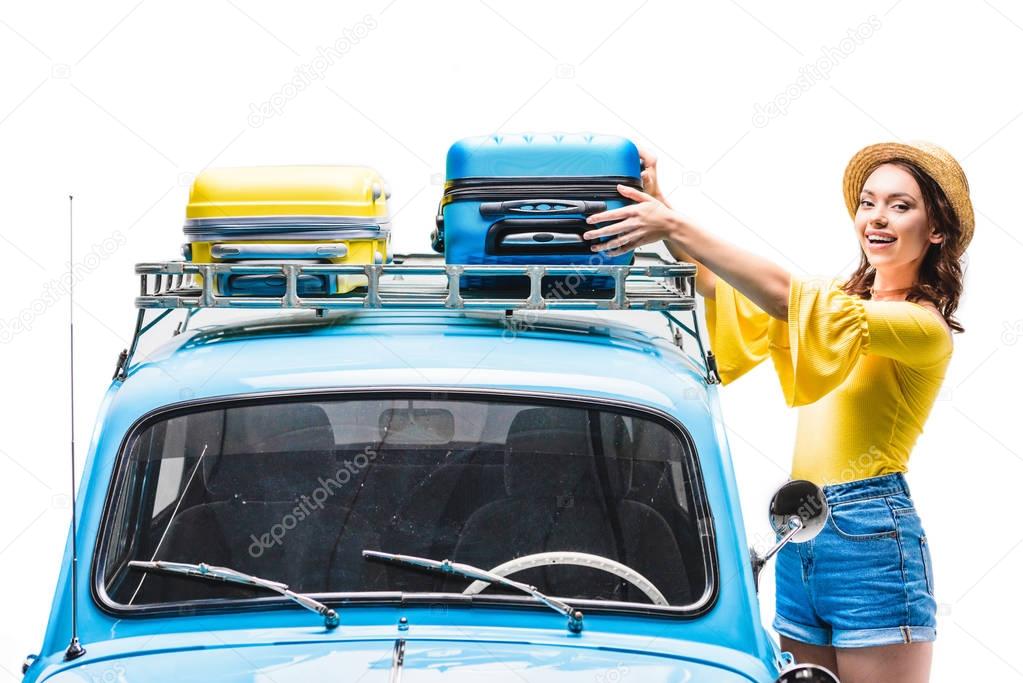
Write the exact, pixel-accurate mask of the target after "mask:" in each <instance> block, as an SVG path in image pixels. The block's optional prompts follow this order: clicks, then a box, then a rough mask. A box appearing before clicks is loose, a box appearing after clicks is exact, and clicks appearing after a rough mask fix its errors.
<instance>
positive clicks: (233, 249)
mask: <svg viewBox="0 0 1023 683" xmlns="http://www.w3.org/2000/svg"><path fill="white" fill-rule="evenodd" d="M211 253H212V256H213V258H216V259H228V260H231V259H247V258H255V259H260V258H267V259H269V258H344V257H345V256H348V245H346V244H341V243H327V244H322V243H316V242H310V243H308V244H245V243H243V242H228V243H223V244H214V245H213V248H212V250H211Z"/></svg>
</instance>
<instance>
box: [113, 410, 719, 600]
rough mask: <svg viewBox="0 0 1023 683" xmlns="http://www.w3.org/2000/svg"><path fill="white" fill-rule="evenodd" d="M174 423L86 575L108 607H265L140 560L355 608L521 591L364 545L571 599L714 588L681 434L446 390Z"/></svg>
mask: <svg viewBox="0 0 1023 683" xmlns="http://www.w3.org/2000/svg"><path fill="white" fill-rule="evenodd" d="M225 406H226V407H225ZM171 415H172V416H170V417H164V418H158V419H155V420H150V421H148V423H147V424H143V425H142V426H141V428H137V429H136V430H135V431H134V432H133V434H132V435H131V437H130V438H129V439H128V440H127V441H126V446H125V450H124V452H122V454H121V459H120V462H119V465H118V469H117V476H116V480H115V482H114V485H113V486H112V487H111V493H110V499H109V500H108V503H107V510H106V515H105V520H104V526H103V531H102V540H101V546H100V550H99V553H98V559H99V563H98V570H97V571H98V573H97V576H96V579H97V581H98V582H99V584H100V585H99V586H98V587H99V588H101V589H102V590H101V595H105V597H106V599H107V601H108V602H110V603H111V605H112V606H113V607H124V606H132V607H144V606H154V605H161V604H167V603H177V602H191V601H195V600H204V599H217V600H225V599H226V600H237V599H243V598H256V597H261V598H265V595H266V593H265V592H264V591H260V590H259V589H257V588H253V587H251V586H244V585H223V584H220V585H214V584H211V582H208V581H202V580H199V579H196V578H195V577H190V576H185V575H173V574H167V573H154V572H145V571H140V570H139V568H138V566H135V567H132V566H129V564H128V563H129V562H132V561H136V562H151V561H166V562H180V563H195V564H198V563H205V564H208V565H219V566H223V567H231V568H232V569H234V570H237V571H239V572H245V573H248V574H253V575H256V576H264V577H272V578H273V579H274V580H275V581H279V582H281V583H283V584H287V585H288V586H290V588H291V589H292V590H293V591H296V592H300V593H306V594H338V593H348V594H351V593H360V594H362V595H361V596H359V597H360V599H367V598H370V597H371V596H370V595H367V594H372V593H381V594H383V593H394V592H402V593H463V592H466V593H467V594H472V595H477V594H478V595H481V596H488V595H491V594H493V595H503V596H511V595H516V596H517V597H518V598H521V597H522V596H521V594H520V593H517V592H516V591H514V590H512V589H510V588H509V587H508V586H502V585H499V583H498V582H493V583H492V584H487V583H486V582H479V581H477V582H475V583H474V582H473V581H472V580H471V579H467V578H464V577H461V576H457V575H452V574H446V573H444V572H434V573H431V572H427V571H423V570H422V569H421V568H417V567H414V566H408V565H407V564H402V563H384V562H379V561H369V560H367V558H366V557H364V556H363V551H364V550H370V551H382V552H387V553H399V554H402V555H407V556H418V557H423V558H435V559H437V560H444V559H450V560H451V561H453V562H459V563H465V564H467V565H472V566H474V567H478V568H481V569H484V570H494V571H495V572H496V573H497V574H500V575H502V576H505V575H506V576H508V578H509V579H514V580H515V581H517V582H522V583H525V584H527V585H530V586H535V587H536V588H537V589H539V590H540V591H543V592H544V593H545V594H547V595H551V596H558V597H562V598H565V599H571V600H583V601H589V600H595V601H615V602H619V603H640V604H642V605H643V606H644V607H650V606H655V605H656V606H661V607H660V608H663V606H674V607H691V606H692V605H693V604H694V603H696V602H698V601H699V600H700V599H701V598H702V597H703V596H704V595H705V594H706V593H707V588H708V581H709V576H708V574H709V573H710V572H709V569H708V567H709V558H710V557H711V549H710V548H708V547H707V543H708V541H707V536H706V535H705V534H701V533H700V528H699V524H698V520H700V519H705V518H706V516H707V513H706V511H705V503H704V502H703V501H704V498H703V494H702V483H701V482H700V479H699V476H698V470H697V469H696V462H695V458H694V456H693V454H692V453H691V448H690V447H689V446H688V443H689V442H688V441H687V440H684V436H683V434H682V433H681V431H680V430H678V428H677V427H675V426H672V425H670V424H669V423H668V422H666V421H664V420H662V419H661V418H658V417H655V416H652V415H648V414H646V413H642V412H638V411H633V410H629V409H624V408H619V407H616V406H605V405H601V404H599V403H591V404H580V403H570V402H563V401H557V402H553V401H552V402H546V401H544V402H541V401H538V400H534V401H528V400H524V399H520V398H510V397H504V396H501V397H482V396H478V395H466V396H464V397H459V396H458V395H456V394H451V393H449V394H446V395H441V397H438V395H437V394H422V395H407V396H405V397H394V396H390V395H388V396H368V397H367V396H362V397H359V398H355V399H353V398H348V397H345V398H332V397H323V396H318V397H316V398H304V399H300V400H295V399H294V398H288V399H284V398H280V399H277V400H274V401H269V402H268V401H266V400H263V401H261V402H259V403H253V402H249V403H233V404H220V405H219V406H217V407H215V408H212V407H205V408H201V407H200V408H198V409H193V410H192V411H190V412H186V413H181V412H178V413H174V414H171ZM512 561H515V562H512ZM509 563H510V564H509ZM505 565H507V566H505ZM380 599H387V596H384V595H381V596H380Z"/></svg>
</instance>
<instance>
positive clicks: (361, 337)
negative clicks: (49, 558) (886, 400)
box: [24, 255, 834, 683]
mask: <svg viewBox="0 0 1023 683" xmlns="http://www.w3.org/2000/svg"><path fill="white" fill-rule="evenodd" d="M261 267H262V268H263V270H259V269H255V270H252V269H249V270H246V268H245V267H244V266H238V265H230V264H190V263H187V262H168V263H159V264H140V265H139V266H138V267H137V268H136V271H137V273H139V275H140V276H141V278H142V294H141V296H139V298H138V299H137V302H136V303H137V305H138V307H139V316H138V325H137V326H136V330H135V337H134V340H133V343H132V348H130V349H128V350H126V351H125V352H122V354H121V357H120V359H119V361H118V364H117V369H116V374H115V377H114V380H113V382H112V383H111V385H110V387H109V389H108V390H107V393H106V397H105V399H104V401H103V403H102V407H101V410H100V414H99V418H98V424H97V427H96V430H95V432H94V434H95V437H94V439H93V442H92V443H91V445H90V447H89V451H88V460H87V462H86V465H85V475H84V478H83V479H82V481H81V484H80V488H79V496H78V501H77V528H74V529H72V533H73V534H75V540H76V544H75V545H76V547H75V548H73V545H72V543H71V538H70V537H69V541H68V545H67V550H66V553H65V561H64V566H63V570H62V571H61V573H60V576H59V580H58V584H57V587H56V593H55V598H54V602H53V607H52V613H51V617H50V621H49V626H48V628H47V630H46V634H45V637H44V640H43V643H42V647H41V650H40V652H39V653H38V655H32V656H30V657H29V658H28V659H27V660H26V663H25V667H24V670H25V679H24V680H25V681H28V682H29V683H34V682H36V681H54V682H55V683H56V682H59V681H94V680H95V681H108V680H109V681H121V680H124V681H175V682H177V683H185V682H186V681H222V682H225V683H226V682H228V681H231V682H234V681H238V682H241V681H253V682H255V681H270V682H276V683H283V682H284V681H316V680H330V681H353V682H354V681H363V682H365V683H369V682H371V681H398V680H402V681H412V682H415V681H427V680H437V681H469V680H483V679H486V680H491V681H498V680H516V681H522V680H525V681H531V682H537V683H538V682H540V681H548V680H558V681H575V680H579V681H607V682H609V683H614V682H616V681H620V680H636V681H644V682H648V681H649V682H653V681H694V682H702V681H717V682H730V681H735V682H738V681H755V682H774V681H826V680H827V681H831V680H834V678H833V677H829V676H830V674H827V672H825V671H823V670H821V669H817V668H815V667H811V666H797V665H796V664H795V663H794V662H793V661H792V658H791V657H790V656H789V655H788V653H782V652H780V651H779V650H778V648H777V646H776V645H775V643H774V641H773V640H772V638H771V637H770V636H769V634H768V633H767V631H766V630H765V628H764V626H763V625H762V624H761V620H760V611H759V607H758V600H757V593H756V575H757V573H758V572H759V569H760V567H761V566H762V565H763V562H764V560H765V559H766V558H765V557H759V556H756V555H752V556H751V553H750V550H749V549H748V546H747V541H746V534H745V528H744V524H743V519H742V516H741V514H740V509H739V495H738V491H737V490H736V483H735V476H734V473H733V470H732V462H731V457H730V454H729V450H728V445H727V441H726V438H725V432H724V428H723V426H722V419H721V414H720V406H719V402H718V395H717V387H716V375H715V370H714V365H713V356H712V354H710V353H704V351H703V347H702V343H701V341H700V330H699V326H698V324H697V323H698V322H699V321H698V320H697V317H696V315H695V299H694V297H693V276H694V273H695V269H694V267H693V266H692V265H690V264H665V263H663V262H660V261H659V260H657V259H655V258H654V257H650V256H645V255H638V257H637V261H636V263H635V264H634V265H632V266H593V267H590V269H591V270H593V271H594V273H599V274H603V275H608V276H610V277H611V278H612V279H613V280H614V281H615V283H616V287H615V289H614V291H612V292H610V293H606V294H605V295H604V296H602V297H598V296H596V295H594V294H593V293H587V292H582V293H579V292H573V291H567V292H566V291H564V289H563V288H564V286H565V284H566V282H568V287H569V289H571V283H570V282H569V280H570V279H571V275H570V274H569V276H568V277H567V278H566V272H561V270H564V269H561V270H559V268H557V267H552V266H515V267H512V268H513V269H514V268H518V269H519V271H518V272H519V274H520V275H521V276H522V278H523V280H524V282H526V283H527V284H526V286H525V289H523V290H522V291H517V292H516V291H512V292H510V293H494V292H482V293H481V292H468V291H462V290H460V289H459V285H458V283H459V281H460V278H461V277H462V276H463V275H465V274H466V273H470V274H472V273H475V274H481V273H488V272H491V271H488V270H486V269H487V268H495V267H494V266H478V267H476V268H475V269H474V268H473V267H467V266H451V265H444V264H443V263H441V262H439V261H438V260H437V257H432V258H431V257H420V258H418V259H417V258H414V257H408V258H403V257H396V259H395V262H394V263H392V264H386V265H367V266H358V267H354V266H337V265H328V266H323V265H319V266H308V265H295V264H288V263H281V264H277V265H270V266H261ZM267 268H276V269H277V270H278V273H279V275H281V276H283V279H284V281H285V282H286V283H287V288H286V291H285V292H284V296H281V297H259V296H254V295H238V296H220V295H218V294H216V293H215V292H214V291H213V290H212V283H213V282H214V281H216V279H217V277H216V276H217V275H221V274H225V273H242V272H246V273H250V274H251V273H252V272H258V273H265V272H266V269H267ZM498 268H500V267H498ZM504 268H505V269H504V270H501V271H500V272H501V273H502V274H507V273H508V272H509V270H508V267H504ZM583 270H586V268H583ZM327 271H330V272H335V271H336V272H337V274H352V273H354V272H358V273H362V274H365V275H366V277H367V280H368V282H369V285H368V287H367V288H365V289H361V290H358V291H356V292H352V293H348V294H345V295H333V296H320V297H318V298H316V297H312V298H311V297H299V296H298V292H297V286H296V283H297V282H298V280H299V277H300V276H301V275H303V274H305V273H306V272H316V273H323V272H327ZM197 275H201V276H202V279H201V282H202V283H203V285H202V286H199V287H195V286H193V283H194V282H197V281H199V280H198V279H197V278H196V277H195V276H197ZM549 276H556V277H558V278H559V279H558V287H557V288H551V287H544V281H545V278H547V277H549ZM220 308H237V309H278V310H276V311H271V312H270V314H269V315H268V316H267V315H264V316H263V317H262V318H257V319H253V320H249V321H247V322H244V321H243V322H238V321H235V322H228V323H225V322H223V321H221V322H219V323H210V324H206V325H200V326H196V323H198V322H199V321H200V320H201V319H202V317H203V316H207V317H215V316H214V313H213V311H215V310H216V309H220ZM541 309H542V313H541V312H540V311H541ZM578 309H598V310H605V311H608V312H607V313H606V314H605V315H604V316H602V317H601V318H599V319H598V318H594V317H587V316H586V314H581V315H580V314H577V313H574V312H573V311H575V310H578ZM624 310H642V311H645V312H646V313H644V315H646V316H660V317H661V318H662V319H663V320H664V323H665V325H666V328H665V329H669V330H671V331H673V332H674V334H673V335H668V336H658V335H656V334H653V333H651V332H650V331H644V328H641V327H637V326H634V325H630V324H627V323H626V322H624V320H623V321H619V320H617V319H616V313H615V312H614V311H624ZM154 311H156V312H159V317H158V319H157V320H153V321H150V322H149V323H148V324H147V322H146V314H147V313H152V312H154ZM172 314H179V315H180V314H184V318H183V319H182V320H181V321H180V322H179V324H178V326H177V328H176V329H175V333H174V334H173V335H172V336H170V338H169V339H168V340H166V341H165V342H164V343H163V344H162V345H161V346H159V347H158V348H156V350H154V351H153V352H151V353H150V354H149V355H148V356H147V357H146V358H145V359H144V360H141V361H135V360H134V355H135V351H136V350H137V349H136V345H137V343H138V341H139V339H140V338H141V337H142V336H143V335H145V334H154V332H152V330H154V329H158V328H153V327H152V325H153V324H154V323H155V322H157V321H158V320H159V319H161V318H163V317H165V316H167V315H172ZM686 315H691V316H692V318H691V326H690V324H686V323H685V322H683V318H684V317H685V316H686ZM618 317H622V316H618ZM694 345H695V347H694ZM690 347H694V348H690ZM801 487H802V488H801ZM814 489H815V487H813V485H812V484H809V485H808V484H807V483H806V482H789V483H788V484H786V486H784V487H782V489H780V491H779V494H778V495H777V496H776V497H775V500H774V501H773V502H772V511H771V512H772V515H771V524H772V525H773V527H774V530H775V531H776V532H777V534H778V539H779V540H778V546H776V548H775V549H773V550H772V553H769V555H770V554H773V552H775V551H776V550H777V547H780V545H781V544H784V543H785V542H788V541H790V540H795V541H799V540H803V539H805V538H808V537H811V536H812V535H813V533H814V532H815V528H817V527H818V526H819V522H820V520H821V519H823V517H821V515H822V514H823V515H824V516H826V510H824V511H823V513H822V508H821V503H822V501H821V500H820V499H819V491H816V490H814ZM807 501H809V502H810V503H813V505H809V506H807ZM814 505H816V506H817V507H814ZM807 509H810V512H809V513H807V512H806V510H807ZM73 550H75V551H76V552H77V562H74V561H73V559H74V558H73V556H72V553H73ZM76 565H77V566H76ZM72 638H73V639H74V640H72ZM69 642H71V646H70V647H69Z"/></svg>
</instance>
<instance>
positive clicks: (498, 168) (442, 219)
mask: <svg viewBox="0 0 1023 683" xmlns="http://www.w3.org/2000/svg"><path fill="white" fill-rule="evenodd" d="M640 171H641V165H640V159H639V152H638V150H637V149H636V146H635V145H634V144H633V143H632V142H631V141H629V140H627V139H625V138H622V137H617V136H611V135H585V134H573V135H570V134H536V135H489V136H480V137H471V138H465V139H463V140H459V141H458V142H456V143H455V144H453V145H452V146H451V148H450V149H449V150H448V156H447V178H446V182H445V185H444V195H443V197H442V198H441V202H440V207H439V209H438V211H437V219H436V220H437V229H436V231H435V232H434V233H433V235H432V244H433V248H434V250H436V251H438V252H440V253H443V254H444V257H445V261H446V262H447V263H449V264H466V265H478V264H542V265H543V264H549V265H583V266H586V265H629V264H631V263H632V262H633V254H632V252H631V251H630V252H627V253H624V254H620V255H618V256H614V257H609V256H607V255H606V253H604V252H594V251H592V250H591V249H590V247H591V245H592V244H593V242H592V241H589V240H584V239H583V237H582V235H583V233H584V232H586V231H587V230H589V229H591V228H593V227H596V226H592V225H589V224H587V223H586V216H588V215H591V214H594V213H599V212H602V211H605V210H610V209H615V208H618V207H621V206H625V205H626V204H630V203H632V202H631V200H628V199H626V198H625V197H623V196H622V195H621V194H619V192H618V190H617V185H618V184H623V185H629V186H632V187H635V188H637V189H642V187H643V185H642V181H641V179H640ZM520 279H521V278H520ZM582 283H583V286H584V287H590V288H594V289H604V288H609V287H613V286H614V285H613V281H612V280H611V278H608V277H592V278H583V280H582ZM508 285H509V282H508V279H507V278H489V277H488V278H481V277H468V276H467V277H464V278H463V280H462V286H464V287H469V288H478V287H487V288H492V287H503V286H508Z"/></svg>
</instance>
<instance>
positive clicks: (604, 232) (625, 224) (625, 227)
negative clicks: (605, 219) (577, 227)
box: [583, 218, 639, 240]
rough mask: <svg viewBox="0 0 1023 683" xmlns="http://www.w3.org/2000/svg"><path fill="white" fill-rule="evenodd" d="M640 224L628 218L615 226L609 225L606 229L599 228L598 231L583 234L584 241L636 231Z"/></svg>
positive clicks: (588, 231)
mask: <svg viewBox="0 0 1023 683" xmlns="http://www.w3.org/2000/svg"><path fill="white" fill-rule="evenodd" d="M637 227H639V226H638V223H637V222H636V221H635V220H634V219H633V218H626V219H625V220H621V221H618V222H617V223H614V224H613V225H608V226H607V227H604V228H598V229H596V230H587V231H586V232H584V233H583V239H584V240H595V239H600V238H601V237H613V236H615V235H618V234H621V233H623V232H627V231H630V230H634V229H636V228H637Z"/></svg>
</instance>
